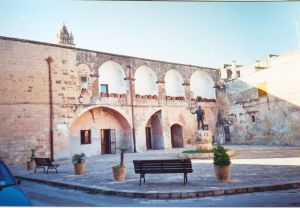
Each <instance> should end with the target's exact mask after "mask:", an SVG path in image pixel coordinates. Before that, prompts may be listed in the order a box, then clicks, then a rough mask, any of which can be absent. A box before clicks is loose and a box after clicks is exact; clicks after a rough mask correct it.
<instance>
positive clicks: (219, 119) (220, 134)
mask: <svg viewBox="0 0 300 208" xmlns="http://www.w3.org/2000/svg"><path fill="white" fill-rule="evenodd" d="M216 127H217V138H218V139H217V143H218V144H223V143H224V142H225V134H224V119H223V117H222V115H221V113H220V111H219V112H218V116H217V123H216Z"/></svg>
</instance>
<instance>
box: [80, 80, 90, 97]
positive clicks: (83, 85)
mask: <svg viewBox="0 0 300 208" xmlns="http://www.w3.org/2000/svg"><path fill="white" fill-rule="evenodd" d="M87 88H88V80H87V77H80V92H81V93H82V94H84V93H86V92H87Z"/></svg>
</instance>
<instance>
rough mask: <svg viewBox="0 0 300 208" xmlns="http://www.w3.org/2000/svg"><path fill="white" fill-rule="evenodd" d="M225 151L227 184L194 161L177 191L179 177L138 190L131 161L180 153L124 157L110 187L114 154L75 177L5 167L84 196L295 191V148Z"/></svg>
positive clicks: (298, 166)
mask: <svg viewBox="0 0 300 208" xmlns="http://www.w3.org/2000/svg"><path fill="white" fill-rule="evenodd" d="M225 147H226V148H229V149H233V150H236V152H237V155H236V156H234V157H233V158H232V165H231V172H232V174H231V180H230V182H229V183H221V182H218V181H217V180H216V177H215V173H214V169H213V164H212V160H211V159H201V160H200V159H194V160H192V163H193V170H194V172H193V173H191V174H188V184H186V186H183V174H149V175H146V183H145V184H142V186H139V175H138V174H135V173H134V170H133V164H132V160H135V159H167V158H177V156H178V153H180V152H182V151H183V150H186V149H191V148H180V149H172V150H151V151H147V152H142V153H126V154H125V163H126V167H127V174H126V180H125V181H123V182H115V181H114V180H113V175H112V166H113V165H115V164H118V163H119V160H120V159H119V154H116V155H101V156H95V157H89V158H87V160H86V170H85V173H84V175H81V176H76V175H75V174H74V170H73V164H72V163H71V160H61V161H56V163H59V164H60V167H59V169H58V170H59V173H55V172H49V174H48V175H46V174H45V173H43V172H42V170H41V169H40V170H39V171H38V172H37V173H33V172H29V171H27V170H26V167H25V166H24V165H18V166H13V167H11V170H12V172H13V173H14V175H16V176H20V177H21V178H27V179H31V180H36V181H40V182H47V183H50V184H53V185H63V186H66V187H70V188H77V189H83V190H89V191H90V192H93V193H104V194H112V195H121V196H128V197H145V198H188V197H201V196H212V195H222V194H232V193H243V192H255V191H265V190H276V189H286V188H297V187H300V147H279V146H273V147H268V146H246V145H245V146H239V145H231V146H225Z"/></svg>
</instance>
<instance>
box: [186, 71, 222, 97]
mask: <svg viewBox="0 0 300 208" xmlns="http://www.w3.org/2000/svg"><path fill="white" fill-rule="evenodd" d="M214 86H215V83H214V80H213V79H212V78H211V76H210V75H209V74H208V73H206V72H205V71H202V70H197V71H195V72H194V73H193V74H192V76H191V81H190V88H191V92H193V93H191V94H192V96H193V97H194V98H196V97H202V98H214V99H215V98H216V92H215V88H214Z"/></svg>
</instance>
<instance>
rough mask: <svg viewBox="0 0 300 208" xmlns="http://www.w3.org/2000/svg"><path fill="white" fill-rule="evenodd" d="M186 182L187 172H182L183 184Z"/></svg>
mask: <svg viewBox="0 0 300 208" xmlns="http://www.w3.org/2000/svg"><path fill="white" fill-rule="evenodd" d="M186 183H187V174H186V173H184V176H183V185H184V186H185V184H186Z"/></svg>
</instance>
